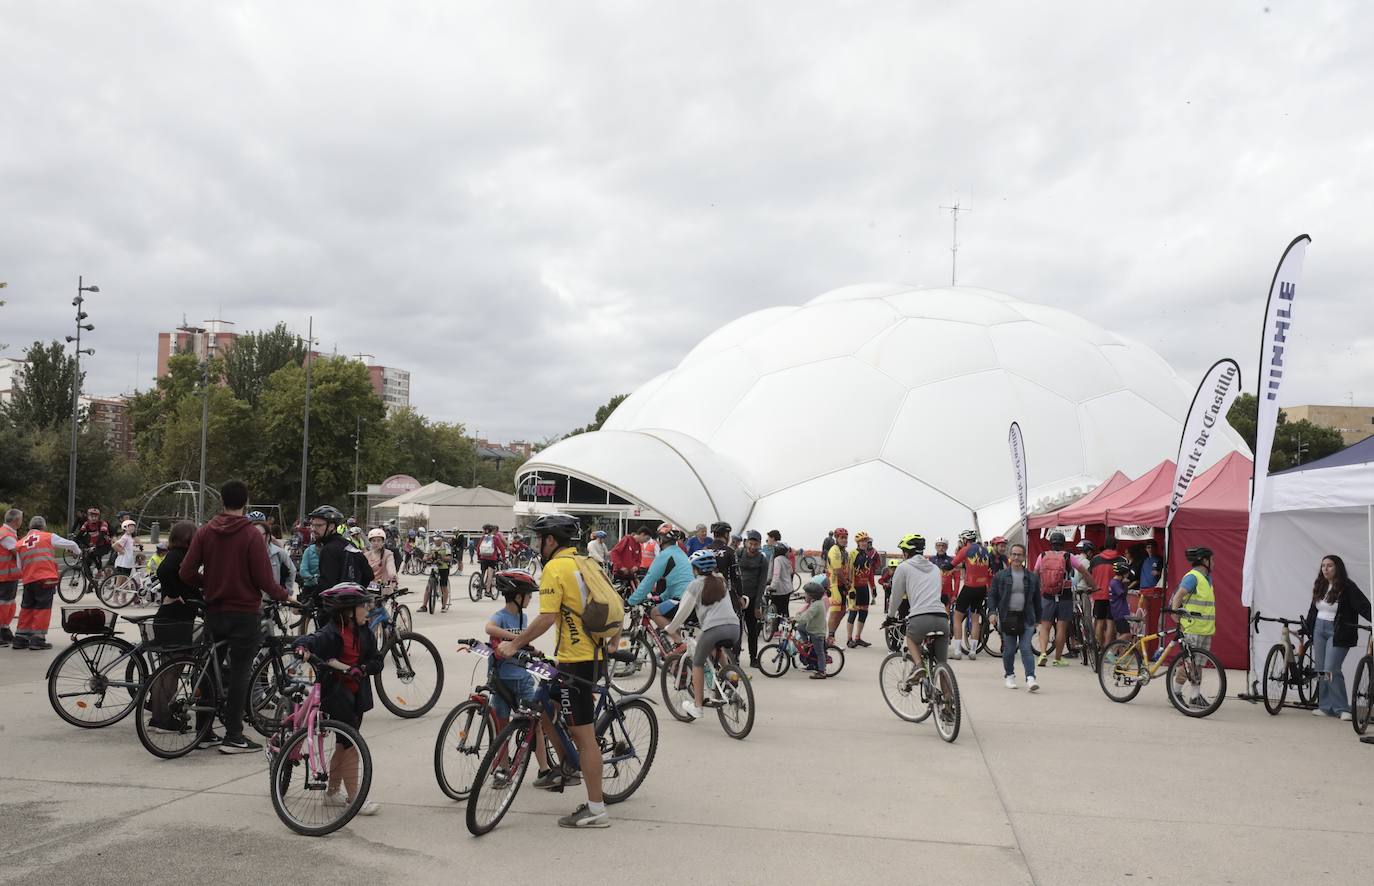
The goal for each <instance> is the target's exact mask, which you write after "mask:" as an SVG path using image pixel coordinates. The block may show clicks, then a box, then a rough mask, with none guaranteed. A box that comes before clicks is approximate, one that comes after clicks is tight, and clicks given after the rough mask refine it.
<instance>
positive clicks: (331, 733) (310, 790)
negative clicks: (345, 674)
mask: <svg viewBox="0 0 1374 886" xmlns="http://www.w3.org/2000/svg"><path fill="white" fill-rule="evenodd" d="M312 658H313V657H312ZM319 664H320V666H319V667H318V668H315V669H314V672H315V674H316V675H318V674H321V673H323V672H324V670H325V668H330V669H334V670H339V671H348V670H350V669H349V667H348V666H347V665H345V664H343V663H342V662H339V661H335V660H333V659H331V660H329V661H326V662H320V663H319ZM354 670H356V669H354ZM280 698H281V699H282V704H281V713H280V714H279V715H278V716H277V717H276V722H277V728H276V729H275V730H274V731H273V733H272V734H271V735H270V736H268V738H267V741H266V742H265V750H266V752H267V761H268V784H269V785H270V789H271V793H272V809H273V810H275V811H276V813H277V817H278V818H280V819H281V820H282V824H284V825H286V826H287V827H289V828H290V829H291V830H293V831H295V832H296V833H298V834H304V835H305V836H307V837H322V836H324V835H325V834H330V833H333V832H334V831H337V830H338V829H339V828H341V827H343V826H344V825H346V824H348V823H349V822H350V821H352V820H353V817H354V816H355V815H357V814H358V810H359V809H361V808H362V807H363V804H364V803H365V802H367V793H368V791H369V790H370V789H371V787H372V753H371V752H370V751H369V750H368V747H367V742H365V741H363V737H362V736H361V735H360V734H359V733H358V730H356V729H354V728H353V727H352V726H350V725H348V724H347V723H341V722H339V721H338V720H331V719H327V718H326V717H325V716H324V711H323V710H322V709H321V707H320V683H319V679H318V677H317V678H316V679H313V680H302V679H298V678H291V679H288V680H286V681H284V682H283V683H282V684H281V686H280ZM342 791H347V796H346V797H345V796H341V792H342Z"/></svg>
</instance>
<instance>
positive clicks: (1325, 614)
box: [1317, 598, 1336, 621]
mask: <svg viewBox="0 0 1374 886" xmlns="http://www.w3.org/2000/svg"><path fill="white" fill-rule="evenodd" d="M1317 618H1320V619H1321V620H1322V621H1335V620H1336V604H1335V603H1328V602H1326V600H1325V598H1323V599H1321V600H1318V601H1317Z"/></svg>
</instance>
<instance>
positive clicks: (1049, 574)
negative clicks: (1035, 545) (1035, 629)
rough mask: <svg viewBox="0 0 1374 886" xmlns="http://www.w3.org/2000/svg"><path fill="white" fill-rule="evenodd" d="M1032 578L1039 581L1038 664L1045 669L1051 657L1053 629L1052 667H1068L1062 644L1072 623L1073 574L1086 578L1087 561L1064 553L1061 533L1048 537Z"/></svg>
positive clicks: (1066, 552) (1062, 534) (1065, 640)
mask: <svg viewBox="0 0 1374 886" xmlns="http://www.w3.org/2000/svg"><path fill="white" fill-rule="evenodd" d="M1034 571H1035V574H1036V575H1038V576H1039V577H1040V594H1041V596H1042V597H1043V599H1042V600H1041V601H1040V648H1041V649H1042V650H1043V651H1042V652H1041V653H1040V660H1039V662H1038V664H1039V665H1040V666H1041V667H1044V665H1045V662H1046V661H1047V660H1048V659H1049V656H1050V628H1051V627H1053V628H1054V665H1053V666H1054V667H1057V668H1063V667H1068V662H1066V661H1064V643H1065V642H1067V640H1068V637H1069V622H1070V621H1072V620H1073V617H1074V615H1073V578H1072V576H1073V575H1074V573H1077V574H1078V575H1080V576H1082V578H1083V579H1084V580H1085V581H1086V580H1089V578H1088V561H1087V560H1085V559H1083V558H1082V557H1079V556H1077V555H1075V554H1071V553H1069V552H1068V551H1066V550H1064V533H1062V532H1051V533H1050V549H1049V550H1048V551H1046V552H1045V553H1043V554H1041V555H1040V557H1039V558H1038V559H1037V560H1036V561H1035V570H1034Z"/></svg>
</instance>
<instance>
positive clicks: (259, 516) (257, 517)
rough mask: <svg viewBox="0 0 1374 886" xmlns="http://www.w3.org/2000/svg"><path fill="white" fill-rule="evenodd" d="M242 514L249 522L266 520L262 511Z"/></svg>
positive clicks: (263, 521) (126, 524) (264, 521)
mask: <svg viewBox="0 0 1374 886" xmlns="http://www.w3.org/2000/svg"><path fill="white" fill-rule="evenodd" d="M243 516H245V517H247V518H248V522H249V523H266V522H267V515H266V514H264V513H263V512H262V511H249V512H248V513H246V514H244V515H243ZM124 525H125V526H128V525H129V524H128V523H127V522H126V523H125V524H124Z"/></svg>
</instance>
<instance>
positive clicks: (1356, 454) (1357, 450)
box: [1270, 437, 1374, 476]
mask: <svg viewBox="0 0 1374 886" xmlns="http://www.w3.org/2000/svg"><path fill="white" fill-rule="evenodd" d="M1371 461H1374V437H1366V438H1365V439H1363V440H1361V441H1360V442H1358V443H1351V444H1350V445H1349V446H1347V447H1345V448H1344V449H1342V450H1340V451H1339V452H1333V453H1331V454H1330V455H1328V456H1326V457H1325V458H1319V459H1317V460H1316V461H1309V462H1308V463H1307V464H1305V465H1298V466H1297V467H1293V468H1287V469H1285V470H1282V471H1274V473H1273V474H1270V476H1274V474H1292V473H1294V472H1296V471H1316V470H1320V469H1321V468H1339V467H1341V466H1342V465H1358V464H1364V463H1365V462H1371Z"/></svg>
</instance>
